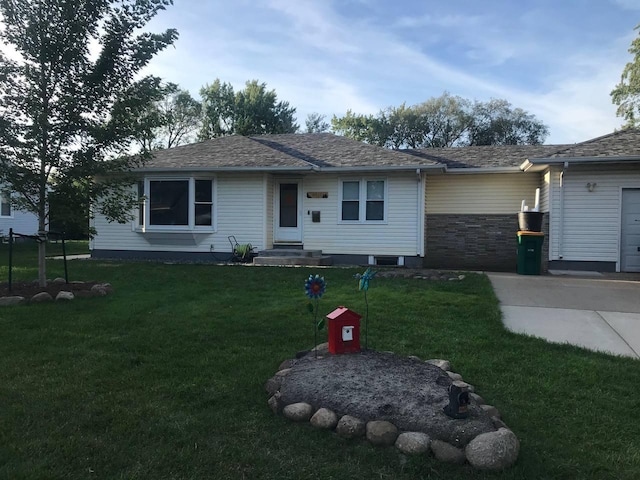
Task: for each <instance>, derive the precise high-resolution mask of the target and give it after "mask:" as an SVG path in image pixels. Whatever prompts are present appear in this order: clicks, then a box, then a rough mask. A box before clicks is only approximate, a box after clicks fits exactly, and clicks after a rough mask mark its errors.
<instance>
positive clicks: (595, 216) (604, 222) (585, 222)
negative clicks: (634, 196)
mask: <svg viewBox="0 0 640 480" xmlns="http://www.w3.org/2000/svg"><path fill="white" fill-rule="evenodd" d="M561 171H562V170H561V168H554V170H553V171H552V190H553V191H552V197H553V203H552V215H551V223H552V225H551V226H552V230H551V235H552V237H553V238H552V242H551V251H550V258H551V259H552V260H556V259H560V258H562V259H563V260H569V261H603V262H619V258H620V214H621V211H620V208H621V207H620V205H621V188H640V169H638V167H637V166H622V165H618V166H582V165H570V166H569V168H567V169H566V171H565V175H564V208H563V209H562V208H561V196H562V195H563V192H562V189H561V188H560V172H561ZM587 183H592V184H593V183H596V184H597V185H596V187H595V188H594V190H593V192H589V190H588V189H587ZM560 242H561V244H560ZM560 256H561V257H560Z"/></svg>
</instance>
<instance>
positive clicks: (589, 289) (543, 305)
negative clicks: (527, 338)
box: [487, 273, 640, 358]
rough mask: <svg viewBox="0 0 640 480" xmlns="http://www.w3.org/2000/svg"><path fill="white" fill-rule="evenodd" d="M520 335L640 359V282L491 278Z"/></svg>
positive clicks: (505, 318)
mask: <svg viewBox="0 0 640 480" xmlns="http://www.w3.org/2000/svg"><path fill="white" fill-rule="evenodd" d="M487 276H488V277H489V279H490V280H491V283H492V285H493V289H494V291H495V292H496V296H497V297H498V299H499V300H500V307H501V309H502V314H503V321H504V324H505V326H506V327H507V328H508V329H509V330H511V331H512V332H516V333H525V334H528V335H533V336H536V337H542V338H545V339H546V340H548V341H550V342H558V343H570V344H572V345H578V346H581V347H585V348H588V349H591V350H598V351H603V352H608V353H613V354H616V355H625V356H629V357H633V358H640V281H635V280H627V279H625V277H624V276H619V277H618V278H621V279H620V280H619V279H617V278H616V276H614V275H608V276H607V277H606V278H604V277H599V276H591V277H588V278H586V277H583V278H575V277H572V276H568V275H563V276H554V275H543V276H531V275H517V274H515V273H487Z"/></svg>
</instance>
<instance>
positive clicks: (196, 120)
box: [136, 83, 202, 151]
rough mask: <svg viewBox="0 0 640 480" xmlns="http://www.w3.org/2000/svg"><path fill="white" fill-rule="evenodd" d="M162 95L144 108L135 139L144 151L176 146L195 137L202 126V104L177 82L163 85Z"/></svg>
mask: <svg viewBox="0 0 640 480" xmlns="http://www.w3.org/2000/svg"><path fill="white" fill-rule="evenodd" d="M158 93H159V95H160V98H159V99H158V100H156V101H155V102H153V103H152V104H151V105H149V107H148V108H147V109H146V110H145V111H144V112H142V115H141V117H140V118H139V119H138V121H139V127H140V128H139V129H140V135H139V136H138V138H136V141H137V142H138V143H139V144H140V147H141V148H142V149H143V151H151V150H157V149H161V148H171V147H177V146H178V145H183V144H185V143H190V142H191V141H192V140H193V135H194V133H195V132H196V131H197V130H198V129H199V127H200V121H201V114H202V105H201V104H200V102H198V101H197V100H195V99H194V98H193V97H192V96H191V94H190V93H189V92H188V91H186V90H181V89H180V88H179V87H178V85H176V84H175V83H167V84H166V85H163V87H162V89H161V90H160V92H158Z"/></svg>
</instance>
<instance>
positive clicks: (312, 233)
mask: <svg viewBox="0 0 640 480" xmlns="http://www.w3.org/2000/svg"><path fill="white" fill-rule="evenodd" d="M444 168H445V167H444V165H441V164H438V163H437V162H434V161H432V160H428V159H422V158H419V157H414V156H411V155H407V154H405V153H402V152H399V151H392V150H387V149H383V148H378V147H375V146H371V145H366V144H363V143H361V142H356V141H354V140H350V139H348V138H345V137H340V136H336V135H331V134H289V135H266V136H256V137H242V136H229V137H222V138H216V139H213V140H208V141H205V142H202V143H196V144H191V145H185V146H180V147H176V148H172V149H168V150H162V151H158V152H155V153H154V157H153V158H152V159H151V160H150V161H149V162H148V164H147V165H146V166H145V168H144V169H142V170H140V171H139V172H138V173H139V175H140V177H139V182H138V184H137V187H136V188H137V189H138V192H139V195H140V197H142V198H145V199H146V201H145V202H143V203H141V206H140V208H139V210H138V211H137V212H136V219H135V220H134V221H133V222H132V223H131V224H114V223H108V222H107V221H106V219H105V218H104V217H101V216H96V218H95V219H94V221H93V226H94V227H95V228H96V230H97V232H98V235H97V236H96V237H95V238H94V239H93V240H92V242H91V248H92V255H93V257H97V258H101V257H102V258H104V257H119V258H126V257H133V258H142V257H145V258H182V259H187V260H211V259H215V258H219V259H226V258H229V255H230V251H231V246H230V244H229V241H228V237H229V236H231V235H233V236H234V237H235V238H236V239H237V240H238V242H240V243H251V244H252V245H253V246H254V247H256V248H257V249H258V250H264V249H271V248H274V247H276V248H277V247H287V248H304V249H306V250H321V251H322V252H323V254H325V255H330V256H331V257H332V259H333V262H334V263H347V264H380V263H390V264H396V265H407V266H413V267H419V266H422V264H423V258H424V254H425V245H424V208H425V203H424V195H425V193H424V187H425V177H426V174H427V171H433V172H436V171H442V170H444Z"/></svg>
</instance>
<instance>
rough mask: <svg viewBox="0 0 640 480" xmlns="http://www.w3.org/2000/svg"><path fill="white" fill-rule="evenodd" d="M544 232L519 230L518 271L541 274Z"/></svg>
mask: <svg viewBox="0 0 640 480" xmlns="http://www.w3.org/2000/svg"><path fill="white" fill-rule="evenodd" d="M543 244H544V233H542V232H518V273H519V274H520V275H540V270H541V268H542V245H543Z"/></svg>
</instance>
